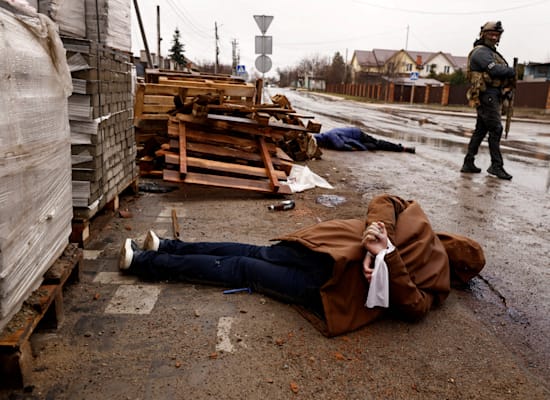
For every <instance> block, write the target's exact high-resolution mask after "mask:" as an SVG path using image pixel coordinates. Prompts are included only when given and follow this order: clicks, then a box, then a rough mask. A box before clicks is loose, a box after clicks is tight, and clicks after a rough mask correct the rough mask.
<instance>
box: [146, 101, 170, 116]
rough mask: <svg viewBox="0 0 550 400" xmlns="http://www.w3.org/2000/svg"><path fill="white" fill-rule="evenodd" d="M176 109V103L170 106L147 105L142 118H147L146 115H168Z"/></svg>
mask: <svg viewBox="0 0 550 400" xmlns="http://www.w3.org/2000/svg"><path fill="white" fill-rule="evenodd" d="M175 108H176V106H175V105H174V103H172V104H168V105H165V104H149V103H145V104H143V106H142V109H143V111H142V117H144V116H145V115H144V114H166V113H168V111H170V110H174V109H175Z"/></svg>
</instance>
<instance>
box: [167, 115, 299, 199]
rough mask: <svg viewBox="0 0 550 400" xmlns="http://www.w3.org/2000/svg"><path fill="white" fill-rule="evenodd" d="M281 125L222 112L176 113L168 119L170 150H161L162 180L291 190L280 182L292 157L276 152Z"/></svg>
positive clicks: (244, 187)
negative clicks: (204, 114)
mask: <svg viewBox="0 0 550 400" xmlns="http://www.w3.org/2000/svg"><path fill="white" fill-rule="evenodd" d="M285 129H286V130H288V127H286V128H282V127H281V126H271V125H267V126H261V125H260V124H259V123H258V122H257V121H255V120H251V119H246V118H239V117H231V116H222V115H209V116H208V118H206V119H199V118H196V117H194V116H192V115H189V114H178V115H177V116H176V117H172V118H170V120H169V123H168V135H169V136H170V137H172V138H173V140H171V145H170V147H171V151H167V152H165V163H166V165H167V166H168V167H170V168H166V169H165V170H164V171H163V178H164V180H166V181H171V182H182V183H193V184H202V185H209V186H218V187H227V188H235V189H243V190H252V191H257V192H264V193H277V194H291V193H292V191H291V190H290V187H289V186H288V185H287V184H286V183H285V182H284V181H286V179H287V175H288V173H289V172H290V169H291V168H292V162H291V160H284V159H281V158H280V157H279V154H280V153H278V149H277V146H276V145H275V142H276V141H278V140H281V139H282V138H283V137H284V132H285Z"/></svg>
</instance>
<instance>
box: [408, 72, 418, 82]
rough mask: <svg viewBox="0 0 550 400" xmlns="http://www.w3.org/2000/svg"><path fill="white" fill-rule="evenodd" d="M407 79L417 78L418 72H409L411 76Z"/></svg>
mask: <svg viewBox="0 0 550 400" xmlns="http://www.w3.org/2000/svg"><path fill="white" fill-rule="evenodd" d="M409 79H410V80H411V81H416V80H417V79H418V72H417V71H413V72H411V76H410V77H409Z"/></svg>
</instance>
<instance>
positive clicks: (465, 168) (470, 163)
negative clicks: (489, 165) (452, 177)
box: [460, 155, 481, 174]
mask: <svg viewBox="0 0 550 400" xmlns="http://www.w3.org/2000/svg"><path fill="white" fill-rule="evenodd" d="M460 172H466V173H470V174H478V173H480V172H481V168H478V167H476V165H475V164H474V157H472V156H469V155H466V157H464V164H463V165H462V168H461V169H460Z"/></svg>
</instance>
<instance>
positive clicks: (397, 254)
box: [119, 194, 485, 336]
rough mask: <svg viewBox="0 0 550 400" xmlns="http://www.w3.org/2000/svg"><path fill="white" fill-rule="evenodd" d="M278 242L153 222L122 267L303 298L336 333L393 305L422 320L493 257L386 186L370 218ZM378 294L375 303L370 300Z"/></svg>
mask: <svg viewBox="0 0 550 400" xmlns="http://www.w3.org/2000/svg"><path fill="white" fill-rule="evenodd" d="M274 241H276V243H274V244H272V245H269V246H257V245H250V244H243V243H232V242H198V243H190V242H183V241H179V240H166V239H161V238H159V237H158V236H157V235H156V234H154V232H152V231H150V232H149V233H148V235H147V238H146V240H145V244H144V249H139V248H138V246H137V244H136V243H135V242H134V241H132V240H131V239H127V240H126V241H125V243H124V245H123V246H122V250H121V255H120V261H119V266H120V268H121V270H123V271H124V272H126V273H131V274H135V275H138V276H140V277H141V278H142V279H146V280H155V281H158V280H173V281H187V282H197V283H206V284H214V285H221V286H225V287H233V288H242V287H247V288H250V289H252V290H253V291H257V292H260V293H263V294H265V295H269V296H271V297H273V298H276V299H278V300H281V301H284V302H288V303H292V304H295V305H296V306H297V308H298V309H299V310H300V311H301V313H302V314H303V315H304V316H305V317H306V318H308V320H309V321H311V322H312V323H313V324H314V325H315V326H316V327H317V328H318V329H319V330H320V331H321V332H322V333H323V334H325V335H326V336H335V335H340V334H344V333H346V332H350V331H353V330H356V329H358V328H361V327H363V326H365V325H366V324H368V323H370V322H373V321H374V320H376V319H378V318H380V317H381V316H382V315H384V314H386V313H387V312H388V311H390V312H391V313H392V314H393V315H395V316H397V317H400V318H402V319H405V320H411V321H415V320H419V319H421V318H422V317H424V316H425V315H426V314H427V313H428V311H429V310H430V309H431V308H432V307H434V306H437V305H439V304H441V303H442V302H443V301H444V300H445V299H446V298H447V296H448V294H449V292H450V289H451V282H456V283H461V284H465V283H467V282H468V281H469V280H470V279H471V278H472V277H474V276H475V275H477V274H478V272H479V271H480V270H481V269H482V268H483V266H484V265H485V258H484V254H483V250H482V248H481V246H480V245H479V244H478V243H477V242H476V241H474V240H472V239H470V238H468V237H465V236H462V235H458V234H452V233H446V232H439V233H436V232H434V231H433V229H432V227H431V225H430V222H429V220H428V217H427V216H426V215H425V214H424V211H423V210H422V208H421V207H420V205H419V204H418V203H417V202H416V201H414V200H404V199H402V198H400V197H398V196H394V195H390V194H384V195H379V196H377V197H375V198H374V199H373V200H372V201H371V202H370V203H369V205H368V209H367V216H366V218H357V219H335V220H329V221H325V222H321V223H318V224H315V225H312V226H309V227H306V228H303V229H301V230H298V231H296V232H293V233H290V234H288V235H283V236H281V237H278V238H275V239H274ZM369 303H370V304H369Z"/></svg>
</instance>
